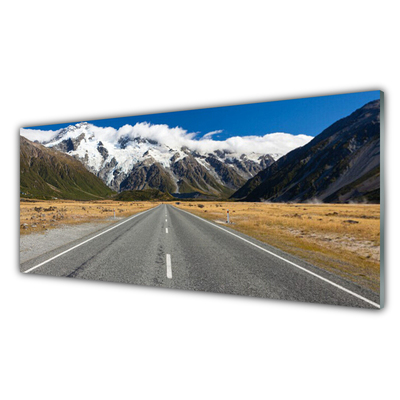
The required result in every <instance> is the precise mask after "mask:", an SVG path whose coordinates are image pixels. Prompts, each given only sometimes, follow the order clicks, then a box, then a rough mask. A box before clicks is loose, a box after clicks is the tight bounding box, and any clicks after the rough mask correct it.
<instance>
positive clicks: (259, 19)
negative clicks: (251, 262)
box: [0, 0, 400, 400]
mask: <svg viewBox="0 0 400 400" xmlns="http://www.w3.org/2000/svg"><path fill="white" fill-rule="evenodd" d="M4 4H5V3H4ZM390 4H395V2H389V1H388V2H385V1H381V2H376V1H366V0H364V1H353V2H351V1H335V2H321V1H281V2H278V1H274V2H263V1H260V2H253V1H246V2H243V1H240V2H239V1H224V2H218V1H215V0H214V1H202V2H196V3H195V2H189V1H180V2H179V1H165V2H162V1H147V2H120V1H113V2H109V1H87V2H85V1H82V0H80V1H68V2H62V3H61V2H53V1H33V2H28V1H14V2H9V3H7V5H3V6H2V7H1V13H0V15H1V23H0V33H1V43H2V44H1V64H0V65H1V74H0V79H1V87H0V93H1V103H2V104H1V110H2V112H1V128H2V129H1V135H2V136H1V138H2V142H1V143H2V146H1V173H2V174H1V178H2V179H1V184H2V207H1V209H2V216H3V217H2V219H1V221H2V225H3V230H4V235H3V238H2V255H3V257H2V262H1V264H2V265H1V268H0V271H1V279H0V285H1V287H0V296H1V330H0V335H1V342H0V343H1V348H0V366H1V371H0V377H1V381H2V384H1V386H0V395H1V397H2V398H4V399H41V400H45V399H52V400H54V399H131V398H135V399H153V398H154V399H156V398H157V399H159V398H167V399H208V398H212V399H259V398H269V399H338V398H340V399H360V398H362V399H377V398H381V399H394V398H400V397H398V396H399V393H400V389H399V384H398V372H399V371H398V360H399V356H400V352H399V340H400V335H399V334H400V332H399V322H398V321H399V299H400V295H399V292H400V289H399V284H400V280H399V269H398V261H397V258H396V248H397V247H398V246H396V244H397V240H398V239H397V237H396V233H397V232H396V231H397V230H396V223H397V222H398V221H399V207H398V205H397V204H396V200H395V199H396V198H398V196H397V194H398V188H397V187H396V186H397V185H398V151H397V146H398V145H399V129H398V123H397V121H398V119H399V112H398V110H399V109H400V96H399V88H400V87H399V71H400V69H399V61H398V60H399V58H398V57H399V56H398V49H399V48H398V39H399V29H398V12H397V11H396V9H395V8H394V6H391V5H390ZM373 89H382V90H384V91H385V100H386V121H385V122H386V143H387V145H386V147H385V168H386V171H385V172H386V175H385V179H386V195H387V201H386V210H387V218H386V232H385V233H386V260H387V263H386V271H387V272H386V273H387V280H386V284H387V285H386V287H387V295H386V307H385V309H384V310H382V311H375V312H374V311H368V310H358V309H347V308H337V307H327V306H319V305H308V304H297V303H291V302H279V301H268V300H257V299H250V298H245V297H243V298H242V297H233V296H223V295H212V294H203V293H190V292H180V291H170V290H161V289H152V288H144V287H136V286H128V285H116V284H107V283H100V282H84V281H79V280H76V281H75V280H67V279H56V278H49V277H37V276H24V275H21V274H19V272H18V268H19V265H18V243H19V231H18V221H19V216H18V197H19V171H18V169H19V162H18V159H19V158H18V157H19V156H18V154H19V153H18V149H19V137H18V135H19V132H18V129H19V127H21V126H27V125H35V124H45V123H52V122H68V121H76V120H86V119H94V118H103V117H117V116H126V115H135V114H140V113H142V114H145V113H154V112H161V111H172V110H181V109H190V108H200V107H207V106H218V105H227V104H240V103H246V102H256V101H264V100H277V99H286V98H293V97H302V96H312V95H319V94H329V93H341V92H349V91H363V90H373Z"/></svg>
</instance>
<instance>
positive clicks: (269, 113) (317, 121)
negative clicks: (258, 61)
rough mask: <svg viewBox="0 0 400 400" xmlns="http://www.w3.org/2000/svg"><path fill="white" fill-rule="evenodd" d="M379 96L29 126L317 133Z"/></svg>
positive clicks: (198, 133) (211, 134) (208, 134)
mask: <svg viewBox="0 0 400 400" xmlns="http://www.w3.org/2000/svg"><path fill="white" fill-rule="evenodd" d="M379 97H380V92H379V91H369V92H358V93H350V94H341V95H333V96H320V97H310V98H303V99H294V100H282V101H273V102H264V103H253V104H245V105H236V106H227V107H215V108H205V109H198V110H187V111H177V112H170V113H160V114H146V115H140V116H131V117H121V118H112V119H98V120H86V121H71V122H68V123H62V124H52V125H41V126H35V127H26V128H29V129H40V130H53V131H55V130H59V129H61V128H65V127H67V126H69V125H72V124H76V123H78V122H90V123H91V124H93V125H96V126H97V127H112V128H115V129H119V128H121V127H123V126H124V125H131V126H134V125H135V124H137V123H139V124H140V123H145V122H146V123H149V124H151V125H167V126H168V127H170V128H176V127H179V128H182V129H183V130H184V131H186V132H189V133H191V134H192V133H193V134H194V135H193V138H194V139H196V140H199V139H202V138H204V139H211V138H212V139H213V140H217V141H219V140H221V141H224V140H226V139H228V138H230V137H232V136H264V135H266V134H270V133H276V132H284V133H289V134H291V135H307V136H316V135H318V134H319V133H321V132H322V131H323V130H324V129H325V128H327V127H328V126H330V125H331V124H332V123H334V122H336V121H337V120H338V119H340V118H344V117H346V116H348V115H350V114H351V113H352V112H353V111H355V110H356V109H358V108H360V107H362V106H363V105H364V104H366V103H368V102H370V101H372V100H376V99H379Z"/></svg>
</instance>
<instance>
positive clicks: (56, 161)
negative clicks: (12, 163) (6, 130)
mask: <svg viewBox="0 0 400 400" xmlns="http://www.w3.org/2000/svg"><path fill="white" fill-rule="evenodd" d="M20 191H21V197H30V196H32V197H36V198H48V199H49V198H54V197H56V198H59V199H71V200H94V199H101V198H105V197H109V196H110V195H112V194H113V191H112V190H111V189H110V188H109V187H107V186H106V185H105V184H104V182H103V181H102V180H101V179H100V178H98V177H96V176H95V175H93V174H92V173H91V172H89V171H88V170H87V169H86V168H85V167H84V166H83V164H82V163H80V162H79V161H77V160H75V159H74V158H73V157H71V156H69V155H67V154H63V153H61V152H59V151H56V150H54V149H49V148H46V147H44V146H42V145H41V144H38V143H32V142H31V141H29V140H28V139H26V138H24V137H22V136H20Z"/></svg>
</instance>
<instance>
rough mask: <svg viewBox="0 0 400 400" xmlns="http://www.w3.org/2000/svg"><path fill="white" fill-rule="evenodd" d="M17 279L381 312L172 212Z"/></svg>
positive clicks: (161, 209) (368, 295)
mask: <svg viewBox="0 0 400 400" xmlns="http://www.w3.org/2000/svg"><path fill="white" fill-rule="evenodd" d="M21 272H24V273H27V274H40V275H52V276H64V277H71V278H81V279H90V280H101V281H110V282H122V283H131V284H137V285H147V286H157V287H167V288H175V289H184V290H196V291H205V292H217V293H229V294H237V295H245V296H253V297H263V298H270V299H284V300H292V301H303V302H312V303H323V304H336V305H344V306H353V307H362V308H374V309H377V308H379V295H377V294H376V293H374V292H372V291H369V290H366V289H363V288H361V287H359V286H357V285H355V284H353V283H351V282H348V281H346V280H344V279H342V278H340V277H337V276H336V275H333V274H330V273H328V272H326V271H324V270H322V269H320V268H317V267H315V266H312V265H310V264H308V263H306V262H304V261H302V260H300V259H298V258H296V257H294V256H291V255H289V254H287V253H284V252H282V251H280V250H278V249H276V248H274V247H272V246H269V245H267V244H265V243H262V242H259V241H257V240H255V239H253V238H251V237H249V236H246V235H244V234H241V233H238V232H236V231H234V230H233V229H231V228H229V227H228V226H225V225H223V226H221V225H220V224H216V223H212V222H210V221H207V220H204V219H202V218H200V217H197V216H195V215H193V214H190V213H188V212H186V211H183V210H180V209H178V208H176V207H174V206H172V205H165V204H163V205H159V206H157V207H155V208H153V209H150V210H148V211H145V212H143V213H140V214H137V215H134V216H132V217H129V218H126V219H125V220H123V221H122V222H118V223H115V224H114V225H112V226H111V227H107V228H104V229H103V230H100V231H98V232H96V233H94V234H92V235H90V236H87V237H85V238H82V239H80V240H79V241H76V242H74V243H69V244H68V245H66V246H63V247H61V248H58V249H56V250H54V251H51V252H48V253H46V254H43V255H41V256H39V257H37V258H34V259H31V260H29V261H27V262H24V263H22V264H21Z"/></svg>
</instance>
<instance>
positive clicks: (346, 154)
mask: <svg viewBox="0 0 400 400" xmlns="http://www.w3.org/2000/svg"><path fill="white" fill-rule="evenodd" d="M379 163H380V101H379V100H375V101H372V102H369V103H367V104H366V105H364V106H363V107H361V108H359V109H358V110H356V111H354V112H353V113H351V114H350V115H349V116H347V117H345V118H342V119H340V120H338V121H336V122H335V123H333V124H332V125H331V126H329V127H328V128H326V129H325V130H324V131H323V132H321V134H319V135H318V136H316V137H315V138H314V139H313V140H311V141H310V142H309V143H307V144H306V145H304V146H303V147H299V148H297V149H295V150H293V151H291V152H289V153H288V154H286V155H285V156H283V157H281V158H280V159H279V160H278V161H276V162H275V163H274V164H272V165H271V166H269V167H268V168H266V169H264V170H263V171H261V172H259V173H258V174H257V175H256V176H255V177H254V178H252V179H250V180H249V181H248V182H246V184H245V185H243V186H242V187H241V188H240V189H239V190H237V191H236V192H235V193H234V194H233V195H232V196H231V198H233V199H237V200H239V199H241V200H245V201H274V202H304V201H323V202H349V201H358V202H360V201H361V202H362V201H374V202H379V197H378V196H377V190H378V188H379V177H380V171H379ZM371 171H374V173H372V175H371ZM363 177H364V178H363ZM356 182H358V184H356ZM354 185H355V186H354ZM360 185H361V186H360ZM346 187H347V188H348V190H347V191H346V190H345V188H346ZM350 192H351V193H350Z"/></svg>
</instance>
